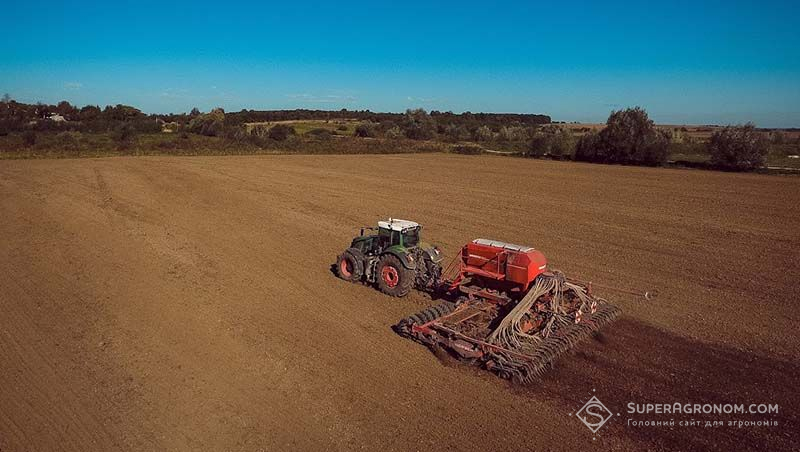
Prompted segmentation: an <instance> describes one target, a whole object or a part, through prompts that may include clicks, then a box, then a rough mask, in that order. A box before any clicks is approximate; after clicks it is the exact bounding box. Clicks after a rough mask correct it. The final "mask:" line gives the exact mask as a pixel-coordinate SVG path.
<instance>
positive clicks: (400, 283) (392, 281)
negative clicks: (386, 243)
mask: <svg viewBox="0 0 800 452" xmlns="http://www.w3.org/2000/svg"><path fill="white" fill-rule="evenodd" d="M377 272H378V275H377V278H376V279H377V280H378V288H379V289H380V290H381V292H383V293H385V294H386V295H391V296H393V297H404V296H406V295H407V294H408V292H409V291H411V285H412V284H413V283H414V274H413V273H412V272H411V270H409V269H407V268H405V267H404V266H403V263H402V262H400V259H398V258H397V256H394V255H392V254H384V255H383V256H381V259H380V261H379V262H378V268H377Z"/></svg>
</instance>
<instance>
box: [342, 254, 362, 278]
mask: <svg viewBox="0 0 800 452" xmlns="http://www.w3.org/2000/svg"><path fill="white" fill-rule="evenodd" d="M363 274H364V255H363V254H362V253H361V251H359V250H358V249H354V248H348V249H347V250H345V252H344V253H342V254H341V255H340V256H339V258H338V259H336V275H337V276H339V277H340V278H342V279H343V280H345V281H350V282H357V281H360V280H361V275H363Z"/></svg>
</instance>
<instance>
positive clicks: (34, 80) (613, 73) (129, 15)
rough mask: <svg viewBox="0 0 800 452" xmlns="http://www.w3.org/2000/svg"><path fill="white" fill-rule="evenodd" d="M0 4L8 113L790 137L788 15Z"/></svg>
mask: <svg viewBox="0 0 800 452" xmlns="http://www.w3.org/2000/svg"><path fill="white" fill-rule="evenodd" d="M4 2H5V3H4V4H3V6H2V11H3V14H2V16H0V17H2V19H0V20H2V22H3V26H2V27H0V55H2V58H0V93H2V92H8V93H9V94H11V96H12V97H13V98H15V99H17V100H19V101H23V102H35V101H43V102H48V103H54V102H57V101H59V100H62V99H66V100H68V101H70V102H72V103H73V104H77V105H84V104H99V105H101V106H102V105H106V104H116V103H125V104H129V105H134V106H137V107H139V108H141V109H143V110H144V111H146V112H180V111H188V110H190V109H191V108H192V107H199V108H200V109H201V110H208V109H210V108H212V107H216V106H222V107H223V108H225V109H226V110H229V111H235V110H240V109H242V108H248V109H250V108H252V109H279V108H319V109H340V108H348V109H371V110H373V111H402V110H405V109H406V108H413V107H422V108H425V109H427V110H441V111H445V110H452V111H455V112H461V111H466V110H469V111H473V112H476V111H489V112H522V113H546V114H549V115H551V116H552V117H553V119H555V120H566V121H583V122H602V121H604V120H605V119H606V117H607V116H608V113H609V112H610V111H611V110H613V109H618V108H622V107H626V106H633V105H641V106H643V107H645V108H646V109H647V110H648V111H649V112H650V115H651V117H653V118H654V119H655V120H656V121H657V122H660V123H676V124H682V123H687V124H705V123H720V124H726V123H739V122H745V121H754V122H755V123H756V124H758V125H759V126H764V127H800V6H798V3H796V2H790V1H784V2H777V1H774V2H770V1H761V2H744V1H724V2H723V1H719V2H689V1H685V2H684V1H679V2H659V4H658V6H654V5H651V4H649V3H648V2H642V1H635V2H633V1H631V2H620V1H605V2H598V3H594V2H581V1H571V2H546V3H544V2H543V3H539V2H504V3H496V4H493V3H490V2H474V3H473V2H467V1H461V2H435V1H429V2H415V1H406V2H397V3H394V4H392V3H380V2H361V1H351V2H320V3H316V2H313V1H306V2H287V1H285V0H284V1H281V2H277V3H275V4H271V3H269V2H254V3H237V2H233V1H231V2H205V1H193V2H181V1H172V2H148V1H138V2H119V3H120V4H115V3H117V2H90V1H86V2H76V4H69V2H64V1H59V2H55V1H52V2H40V1H26V2H22V1H14V2H13V3H11V2H8V1H7V0H4Z"/></svg>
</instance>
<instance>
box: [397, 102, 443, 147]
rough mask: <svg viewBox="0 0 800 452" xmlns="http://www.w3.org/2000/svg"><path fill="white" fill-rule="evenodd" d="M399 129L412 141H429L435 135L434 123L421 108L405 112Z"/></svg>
mask: <svg viewBox="0 0 800 452" xmlns="http://www.w3.org/2000/svg"><path fill="white" fill-rule="evenodd" d="M400 127H401V128H402V129H403V133H405V134H406V136H407V137H408V138H411V139H412V140H430V139H432V138H433V137H434V136H435V135H436V121H434V119H433V118H431V116H430V115H429V114H428V113H427V112H426V111H425V110H423V109H421V108H418V109H416V110H410V109H409V110H406V114H405V116H404V117H403V120H402V122H401V124H400Z"/></svg>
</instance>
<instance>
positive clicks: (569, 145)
mask: <svg viewBox="0 0 800 452" xmlns="http://www.w3.org/2000/svg"><path fill="white" fill-rule="evenodd" d="M574 143H575V140H574V139H573V137H572V132H570V131H569V129H566V128H564V127H561V126H548V127H543V128H541V129H537V130H536V132H534V135H533V138H532V139H531V142H530V152H529V155H533V156H536V157H539V156H543V155H549V156H551V157H555V158H558V159H561V158H563V157H572V154H573V151H574V149H575V146H574Z"/></svg>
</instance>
